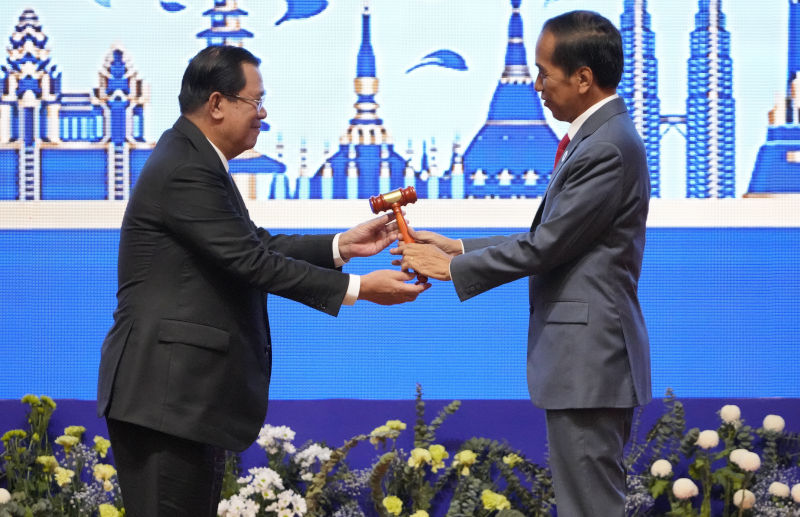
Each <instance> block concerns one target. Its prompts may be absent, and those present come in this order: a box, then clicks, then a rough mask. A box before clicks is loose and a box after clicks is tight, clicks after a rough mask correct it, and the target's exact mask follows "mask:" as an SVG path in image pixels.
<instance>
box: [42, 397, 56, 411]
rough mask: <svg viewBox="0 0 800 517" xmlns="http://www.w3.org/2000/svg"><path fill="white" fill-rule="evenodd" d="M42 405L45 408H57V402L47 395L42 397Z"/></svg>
mask: <svg viewBox="0 0 800 517" xmlns="http://www.w3.org/2000/svg"><path fill="white" fill-rule="evenodd" d="M42 404H44V405H45V406H50V409H55V408H56V401H55V400H53V399H51V398H50V397H48V396H47V395H42Z"/></svg>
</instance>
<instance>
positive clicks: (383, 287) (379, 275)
mask: <svg viewBox="0 0 800 517" xmlns="http://www.w3.org/2000/svg"><path fill="white" fill-rule="evenodd" d="M413 279H414V275H412V274H411V273H404V272H403V271H394V270H390V269H380V270H378V271H373V272H372V273H367V274H366V275H363V276H362V277H361V289H360V290H359V292H358V299H359V300H367V301H370V302H372V303H377V304H378V305H394V304H397V303H405V302H413V301H414V300H416V299H417V296H418V295H419V293H421V292H422V291H425V290H426V289H428V288H429V287H430V286H431V284H428V283H424V284H422V283H417V284H407V283H406V282H408V281H409V280H413Z"/></svg>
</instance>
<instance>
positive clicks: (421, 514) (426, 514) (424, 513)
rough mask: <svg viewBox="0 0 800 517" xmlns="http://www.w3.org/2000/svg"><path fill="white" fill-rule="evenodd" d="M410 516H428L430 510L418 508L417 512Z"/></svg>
mask: <svg viewBox="0 0 800 517" xmlns="http://www.w3.org/2000/svg"><path fill="white" fill-rule="evenodd" d="M409 517H428V512H426V511H425V510H417V511H416V512H414V513H412V514H411V515H410V516H409Z"/></svg>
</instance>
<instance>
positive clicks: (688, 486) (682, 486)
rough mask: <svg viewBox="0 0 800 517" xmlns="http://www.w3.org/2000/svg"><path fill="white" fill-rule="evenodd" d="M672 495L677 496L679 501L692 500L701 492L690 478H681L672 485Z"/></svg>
mask: <svg viewBox="0 0 800 517" xmlns="http://www.w3.org/2000/svg"><path fill="white" fill-rule="evenodd" d="M672 493H673V494H675V497H677V498H678V499H690V498H692V497H694V496H696V495H697V494H698V493H699V491H698V490H697V485H695V484H694V481H692V480H691V479H689V478H680V479H676V480H675V482H674V483H673V484H672Z"/></svg>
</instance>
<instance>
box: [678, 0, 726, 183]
mask: <svg viewBox="0 0 800 517" xmlns="http://www.w3.org/2000/svg"><path fill="white" fill-rule="evenodd" d="M690 46H691V57H690V58H689V73H688V82H689V93H688V98H687V100H686V197H689V198H724V197H734V196H735V195H736V193H735V190H734V189H735V162H734V159H735V140H734V135H735V127H734V125H735V121H736V111H735V104H734V99H733V62H732V60H731V56H730V47H731V41H730V33H728V31H726V30H725V15H724V14H723V12H722V0H700V2H699V10H698V12H697V14H696V15H695V29H694V30H693V31H692V33H691V40H690Z"/></svg>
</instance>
